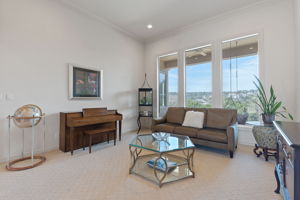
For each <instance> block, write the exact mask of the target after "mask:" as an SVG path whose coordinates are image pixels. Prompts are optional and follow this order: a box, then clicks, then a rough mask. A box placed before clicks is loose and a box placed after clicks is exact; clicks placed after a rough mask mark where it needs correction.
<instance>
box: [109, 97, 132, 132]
mask: <svg viewBox="0 0 300 200" xmlns="http://www.w3.org/2000/svg"><path fill="white" fill-rule="evenodd" d="M114 98H115V99H116V101H117V103H116V105H118V107H116V108H112V109H117V110H118V112H120V113H121V114H123V130H124V132H126V131H132V130H136V129H137V123H136V120H137V115H138V113H137V112H138V106H137V102H138V101H137V98H138V97H137V91H124V92H119V93H117V94H115V95H114ZM109 109H111V108H109Z"/></svg>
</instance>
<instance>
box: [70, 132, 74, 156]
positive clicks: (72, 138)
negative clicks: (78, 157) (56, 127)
mask: <svg viewBox="0 0 300 200" xmlns="http://www.w3.org/2000/svg"><path fill="white" fill-rule="evenodd" d="M73 148H74V128H73V127H71V128H70V149H71V150H70V151H71V155H73Z"/></svg>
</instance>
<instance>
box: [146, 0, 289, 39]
mask: <svg viewBox="0 0 300 200" xmlns="http://www.w3.org/2000/svg"><path fill="white" fill-rule="evenodd" d="M288 1H292V0H264V1H261V2H256V3H253V4H250V5H247V6H244V7H241V8H237V9H234V10H230V11H227V12H224V13H221V14H218V15H216V16H213V17H209V18H206V19H202V20H199V21H196V22H195V23H191V24H188V25H186V26H181V27H178V28H176V29H172V30H170V31H168V32H165V33H162V34H159V35H157V36H154V37H150V38H148V39H145V40H144V42H145V44H150V43H154V42H157V41H159V40H162V39H165V38H167V37H171V36H176V35H179V34H181V33H184V32H189V31H192V30H193V29H194V28H195V27H200V26H201V25H203V24H206V23H213V22H216V21H219V20H220V19H223V18H227V17H230V16H233V15H236V14H242V13H245V12H246V11H248V10H250V9H255V8H259V7H262V6H265V7H266V6H271V5H274V4H275V3H281V2H288Z"/></svg>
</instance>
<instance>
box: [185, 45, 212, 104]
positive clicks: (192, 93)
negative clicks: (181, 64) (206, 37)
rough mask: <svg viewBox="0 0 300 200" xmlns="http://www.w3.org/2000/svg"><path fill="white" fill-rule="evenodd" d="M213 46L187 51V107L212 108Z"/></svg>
mask: <svg viewBox="0 0 300 200" xmlns="http://www.w3.org/2000/svg"><path fill="white" fill-rule="evenodd" d="M211 60H212V55H211V45H208V46H204V47H199V48H193V49H190V50H186V51H185V86H186V87H185V106H186V107H193V108H208V107H212V61H211Z"/></svg>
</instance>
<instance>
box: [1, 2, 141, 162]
mask: <svg viewBox="0 0 300 200" xmlns="http://www.w3.org/2000/svg"><path fill="white" fill-rule="evenodd" d="M143 51H144V46H143V45H142V44H141V43H139V42H137V41H135V40H134V39H132V38H130V37H128V36H126V35H124V34H122V33H120V32H118V31H116V30H114V29H112V28H110V27H108V26H106V25H103V24H101V23H100V22H98V21H96V20H94V19H92V18H91V17H87V16H85V15H83V14H81V13H80V12H78V11H75V10H72V9H71V8H70V7H68V6H66V5H64V4H61V3H60V2H59V1H53V0H26V1H21V0H0V97H1V94H10V95H12V96H14V99H13V100H4V99H1V98H0V160H2V161H3V160H4V159H5V157H6V156H7V152H8V135H7V120H6V119H5V117H6V116H7V115H9V114H13V113H14V111H15V110H16V109H17V108H18V107H20V106H22V105H25V104H29V103H31V104H37V105H39V106H40V107H42V109H43V111H44V112H45V113H46V114H47V135H46V149H48V150H49V149H57V148H58V144H59V142H58V141H59V112H67V111H80V110H81V109H82V108H85V107H101V106H103V107H108V108H110V109H118V111H119V112H121V113H123V114H124V117H125V120H124V122H123V130H124V132H126V131H128V130H133V129H136V114H137V88H138V87H139V85H140V84H141V83H142V78H143V74H144V69H143V56H144V55H143V54H144V52H143ZM69 62H71V63H77V64H82V65H85V66H94V67H99V69H103V70H104V99H103V100H102V101H75V100H73V101H71V100H69V99H68V69H67V63H69ZM20 133H21V132H20V130H17V129H15V128H14V132H13V133H12V137H13V143H12V145H13V147H12V149H11V150H12V151H13V155H14V156H17V155H20V153H21V134H20ZM26 133H27V134H26V138H25V140H26V144H25V145H26V151H29V148H30V144H31V143H30V130H27V131H26ZM38 143H39V145H37V146H36V148H37V149H39V150H40V149H41V135H39V136H38Z"/></svg>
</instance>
